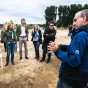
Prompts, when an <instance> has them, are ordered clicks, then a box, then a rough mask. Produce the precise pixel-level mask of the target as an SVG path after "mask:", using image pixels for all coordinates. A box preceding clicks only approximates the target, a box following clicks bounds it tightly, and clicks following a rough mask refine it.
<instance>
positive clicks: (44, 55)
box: [42, 44, 51, 61]
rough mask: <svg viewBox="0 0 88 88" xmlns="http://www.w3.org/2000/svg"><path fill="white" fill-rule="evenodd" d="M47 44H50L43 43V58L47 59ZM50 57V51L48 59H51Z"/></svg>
mask: <svg viewBox="0 0 88 88" xmlns="http://www.w3.org/2000/svg"><path fill="white" fill-rule="evenodd" d="M47 46H48V44H44V45H43V57H42V60H45V58H46V53H47ZM50 58H51V53H48V61H50Z"/></svg>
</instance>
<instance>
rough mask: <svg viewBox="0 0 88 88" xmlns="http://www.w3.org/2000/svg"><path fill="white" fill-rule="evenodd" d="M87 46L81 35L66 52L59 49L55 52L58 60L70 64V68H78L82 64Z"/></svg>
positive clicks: (77, 36) (75, 38) (76, 37)
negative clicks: (82, 57)
mask: <svg viewBox="0 0 88 88" xmlns="http://www.w3.org/2000/svg"><path fill="white" fill-rule="evenodd" d="M85 45H86V44H85V39H84V38H83V37H82V36H80V35H76V36H75V37H74V39H73V40H72V42H71V43H70V45H69V47H68V50H67V51H66V52H64V51H62V50H61V49H60V48H59V49H58V50H57V51H56V52H55V55H56V57H57V58H58V59H60V60H61V61H62V62H64V63H66V64H68V65H69V66H71V67H77V66H79V65H80V64H81V56H82V54H83V51H84V48H85Z"/></svg>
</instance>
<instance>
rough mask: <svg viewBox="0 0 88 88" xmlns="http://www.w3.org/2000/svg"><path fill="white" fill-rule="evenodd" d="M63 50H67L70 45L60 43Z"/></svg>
mask: <svg viewBox="0 0 88 88" xmlns="http://www.w3.org/2000/svg"><path fill="white" fill-rule="evenodd" d="M58 47H59V48H60V49H61V50H62V51H67V50H68V45H64V44H60V45H59V46H58Z"/></svg>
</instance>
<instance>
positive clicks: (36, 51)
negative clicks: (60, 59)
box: [33, 41, 40, 59]
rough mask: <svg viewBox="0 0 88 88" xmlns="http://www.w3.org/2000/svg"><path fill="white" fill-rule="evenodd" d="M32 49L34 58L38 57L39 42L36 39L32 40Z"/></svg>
mask: <svg viewBox="0 0 88 88" xmlns="http://www.w3.org/2000/svg"><path fill="white" fill-rule="evenodd" d="M33 44H34V49H35V58H37V59H39V46H40V43H39V42H38V41H33Z"/></svg>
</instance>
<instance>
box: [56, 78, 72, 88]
mask: <svg viewBox="0 0 88 88" xmlns="http://www.w3.org/2000/svg"><path fill="white" fill-rule="evenodd" d="M56 88H73V87H71V86H70V85H68V84H66V83H65V82H63V81H62V80H60V79H59V81H58V83H57V87H56Z"/></svg>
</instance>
